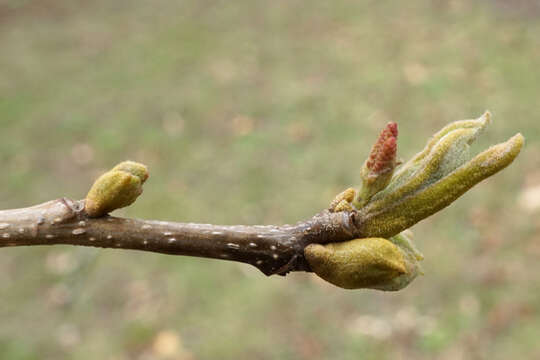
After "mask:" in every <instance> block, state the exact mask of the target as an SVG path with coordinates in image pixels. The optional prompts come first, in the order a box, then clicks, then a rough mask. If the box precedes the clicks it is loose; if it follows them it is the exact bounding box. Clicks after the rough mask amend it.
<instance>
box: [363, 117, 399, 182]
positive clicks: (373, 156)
mask: <svg viewBox="0 0 540 360" xmlns="http://www.w3.org/2000/svg"><path fill="white" fill-rule="evenodd" d="M397 136H398V128H397V124H396V123H395V122H389V123H388V124H386V126H385V128H384V129H383V130H382V131H381V133H380V134H379V138H378V139H377V141H376V142H375V144H374V145H373V148H372V149H371V152H370V154H369V158H368V160H367V162H366V167H367V168H368V169H369V170H370V172H371V173H375V174H377V173H380V172H383V171H387V170H390V169H392V168H393V167H394V162H395V158H396V150H397Z"/></svg>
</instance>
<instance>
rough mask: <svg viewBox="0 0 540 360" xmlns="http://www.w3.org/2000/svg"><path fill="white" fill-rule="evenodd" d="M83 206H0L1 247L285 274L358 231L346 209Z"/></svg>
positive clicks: (58, 202) (65, 201)
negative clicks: (283, 217) (198, 212)
mask: <svg viewBox="0 0 540 360" xmlns="http://www.w3.org/2000/svg"><path fill="white" fill-rule="evenodd" d="M84 208H85V206H84V200H79V201H72V200H70V199H66V198H62V199H58V200H53V201H49V202H46V203H43V204H40V205H37V206H33V207H28V208H23V209H13V210H3V211H0V247H6V246H33V245H56V244H68V245H78V246H93V247H101V248H115V249H132V250H142V251H152V252H158V253H163V254H171V255H188V256H198V257H206V258H214V259H222V260H230V261H238V262H243V263H247V264H251V265H253V266H255V267H257V268H258V269H259V270H261V271H262V272H263V273H264V274H266V275H272V274H280V275H285V274H286V273H287V272H289V271H310V267H309V264H308V263H307V262H306V261H305V258H304V248H305V247H306V246H307V245H308V244H311V243H314V242H317V243H327V242H337V241H344V240H349V239H352V238H354V237H355V234H354V233H353V232H352V231H351V229H352V224H351V218H350V216H349V214H347V213H344V212H342V213H331V212H329V211H323V212H321V213H320V214H317V215H315V216H314V217H313V218H311V219H310V220H308V221H303V222H299V223H297V224H295V225H283V226H273V225H268V226H258V225H254V226H243V225H233V226H227V225H210V224H195V223H177V222H168V221H153V220H141V219H126V218H119V217H113V216H108V215H105V216H102V217H99V218H91V217H89V216H88V214H87V213H86V211H85V209H84ZM356 236H358V235H356Z"/></svg>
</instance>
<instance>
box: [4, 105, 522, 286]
mask: <svg viewBox="0 0 540 360" xmlns="http://www.w3.org/2000/svg"><path fill="white" fill-rule="evenodd" d="M490 121H491V115H490V113H489V112H486V113H484V115H482V116H481V117H480V118H478V119H474V120H462V121H456V122H454V123H451V124H449V125H447V126H446V127H444V128H443V129H442V130H440V131H439V132H438V133H436V134H435V135H434V136H433V137H432V138H431V139H430V141H429V142H428V144H427V145H426V147H425V148H424V150H423V151H421V152H420V153H418V154H417V155H416V156H415V157H413V158H412V159H411V160H409V161H408V162H406V163H405V164H403V165H402V166H401V167H400V168H397V166H398V165H399V164H398V162H397V161H396V149H397V148H396V146H397V143H396V141H397V136H398V131H397V125H396V124H395V123H389V124H387V126H386V127H385V129H384V130H383V131H382V132H381V134H380V135H379V138H378V140H377V142H376V143H375V145H374V146H373V148H372V150H371V153H370V155H369V157H368V159H367V160H366V161H365V163H364V165H363V167H362V169H361V180H362V185H361V187H360V188H359V189H353V188H349V189H347V190H345V191H343V192H342V193H340V194H339V195H337V196H336V198H335V199H334V200H333V201H332V202H331V203H330V207H329V208H328V209H326V210H323V211H321V212H319V213H318V214H316V215H314V216H313V217H312V218H311V219H308V220H306V221H302V222H299V223H297V224H295V225H282V226H275V225H267V226H244V225H231V226H227V225H210V224H194V223H176V222H167V221H155V220H140V219H125V218H118V217H112V216H109V215H108V214H109V213H110V212H112V211H114V210H115V209H118V208H121V207H125V206H128V205H130V204H132V203H133V202H134V201H135V200H136V199H137V197H138V196H139V195H140V194H141V193H142V185H143V184H144V182H145V181H146V180H147V178H148V176H149V175H148V170H147V168H146V166H145V165H142V164H139V163H135V162H132V161H125V162H122V163H120V164H118V165H117V166H115V167H114V168H113V169H111V170H110V171H108V172H106V173H105V174H103V175H102V176H100V177H99V178H98V179H97V180H96V181H95V182H94V184H93V185H92V187H91V189H90V191H89V192H88V194H87V196H86V198H85V200H78V201H73V200H70V199H66V198H61V199H58V200H53V201H49V202H46V203H43V204H40V205H36V206H33V207H29V208H24V209H14V210H4V211H0V247H6V246H33V245H55V244H70V245H79V246H94V247H102V248H115V249H133V250H142V251H152V252H158V253H164V254H171V255H187V256H198V257H207V258H214V259H221V260H229V261H238V262H243V263H247V264H251V265H253V266H255V267H257V268H258V269H259V270H261V271H262V272H263V273H264V274H266V275H273V274H279V275H285V274H287V273H288V272H290V271H313V272H315V273H316V274H317V275H319V276H320V277H322V278H323V279H325V280H327V281H328V282H330V283H332V284H334V285H337V286H339V287H342V288H348V289H357V288H373V289H380V290H399V289H402V288H404V287H405V286H407V285H408V284H409V283H410V282H411V281H412V280H414V279H415V278H416V276H417V275H418V274H421V273H422V270H421V267H420V265H419V261H421V260H422V258H423V257H422V255H421V254H420V253H419V252H418V250H416V248H415V247H414V245H413V244H412V242H411V239H410V238H409V236H408V235H407V233H405V232H404V231H405V230H407V229H408V228H409V227H411V226H413V225H414V224H416V223H417V222H419V221H420V220H422V219H424V218H426V217H428V216H430V215H432V214H434V213H436V212H437V211H440V210H441V209H443V208H445V207H446V206H448V205H450V204H451V203H452V202H453V201H455V200H456V199H457V198H458V197H460V196H461V195H462V194H464V193H465V192H466V191H468V190H469V189H470V188H472V187H473V186H474V185H476V184H477V183H479V182H480V181H482V180H483V179H485V178H487V177H489V176H491V175H493V174H495V173H497V172H498V171H500V170H502V169H504V168H505V167H506V166H508V165H509V164H510V163H512V161H513V160H514V159H515V158H516V157H517V155H518V154H519V152H520V150H521V147H522V145H523V141H524V139H523V136H522V135H521V134H517V135H515V136H513V137H512V138H510V139H509V140H508V141H506V142H503V143H500V144H498V145H495V146H492V147H491V148H489V149H487V150H485V151H483V152H482V153H480V154H478V155H477V156H475V157H474V158H473V159H471V160H469V157H468V155H467V152H468V149H469V145H470V144H471V143H472V142H473V141H474V140H475V139H476V137H477V136H478V134H479V133H480V132H481V131H482V130H483V129H484V128H485V127H486V126H487V125H488V124H489V123H490Z"/></svg>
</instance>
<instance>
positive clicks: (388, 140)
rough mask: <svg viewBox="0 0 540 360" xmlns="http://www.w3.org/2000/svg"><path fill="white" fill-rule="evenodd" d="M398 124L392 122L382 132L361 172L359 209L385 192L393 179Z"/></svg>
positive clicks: (357, 198)
mask: <svg viewBox="0 0 540 360" xmlns="http://www.w3.org/2000/svg"><path fill="white" fill-rule="evenodd" d="M397 136H398V130H397V124H396V123H394V122H390V123H388V124H387V125H386V127H385V128H384V129H383V130H382V131H381V133H380V135H379V138H378V139H377V142H376V143H375V145H373V148H372V149H371V152H370V154H369V157H368V159H367V160H366V162H365V163H364V166H363V167H362V171H361V178H362V188H361V189H360V191H359V192H358V195H357V197H356V200H355V202H354V205H355V206H356V207H358V208H360V207H362V206H363V205H364V204H366V203H367V202H368V201H369V199H371V197H372V196H373V195H375V194H376V193H378V192H379V191H381V190H383V189H384V188H385V187H386V186H387V185H388V184H389V182H390V180H391V179H392V175H393V173H394V169H395V167H396V164H397V161H396V152H397Z"/></svg>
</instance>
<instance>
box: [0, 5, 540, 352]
mask: <svg viewBox="0 0 540 360" xmlns="http://www.w3.org/2000/svg"><path fill="white" fill-rule="evenodd" d="M473 3H474V4H473ZM536 4H537V3H536V2H534V1H526V0H519V1H512V2H503V1H499V0H491V1H484V2H469V1H463V0H454V1H444V0H442V1H415V2H403V3H399V4H398V3H396V2H378V1H356V2H352V1H341V0H337V1H318V0H317V1H281V0H280V1H267V2H254V1H244V0H239V1H234V2H230V1H195V0H193V1H181V2H170V1H161V0H158V1H152V2H148V1H139V0H132V1H104V0H98V1H93V2H83V1H65V0H46V1H35V0H34V1H32V0H29V1H20V0H7V1H6V0H4V1H2V2H0V46H1V50H0V125H1V129H2V131H1V132H0V159H1V161H2V168H3V171H2V175H1V176H0V188H1V189H2V191H1V192H0V208H13V207H19V206H25V205H31V204H34V203H37V202H40V201H45V200H50V199H51V198H55V197H59V196H68V197H73V198H83V197H84V195H85V194H86V192H87V191H88V189H89V187H90V185H91V184H92V181H93V180H94V179H95V178H96V177H97V175H99V174H101V173H103V172H104V171H105V170H106V169H109V168H110V167H111V166H112V165H114V164H116V163H117V162H119V161H121V160H124V159H126V158H129V159H132V160H136V161H141V162H143V163H145V164H147V165H149V168H150V172H151V174H152V176H151V177H150V179H149V180H148V181H147V182H146V184H145V191H144V195H143V196H141V198H140V199H138V200H137V202H136V203H135V204H134V205H133V206H131V207H129V208H126V209H124V210H121V211H117V212H116V214H117V215H125V216H133V217H143V218H158V219H164V220H177V221H197V222H212V223H228V224H233V223H248V224H255V223H267V224H269V223H290V222H294V221H296V220H299V219H302V218H306V217H308V216H310V215H312V213H313V212H314V211H316V210H318V209H322V208H324V207H326V206H327V204H328V202H329V201H330V200H331V199H332V197H333V195H335V194H336V193H337V192H339V191H340V190H342V189H344V188H346V187H347V186H350V185H354V184H356V183H358V182H359V173H358V172H356V173H355V172H351V171H350V169H351V163H354V162H355V161H357V159H362V160H363V159H364V158H365V156H367V154H368V152H369V150H370V146H371V144H372V141H373V140H374V139H375V138H376V136H377V134H378V132H379V130H380V129H381V128H382V126H384V124H385V123H386V122H388V121H397V122H398V123H399V127H400V134H401V135H400V139H399V141H398V143H399V144H398V149H399V152H400V154H401V155H399V154H398V156H402V157H403V158H404V159H407V158H409V157H410V156H411V155H412V154H414V153H415V152H417V151H419V150H420V149H421V148H422V146H423V145H424V144H425V140H426V138H427V137H428V136H429V135H430V134H432V133H433V132H434V131H436V130H437V129H439V128H441V127H442V126H443V125H444V124H446V123H448V122H450V121H454V120H457V119H463V118H469V117H471V116H473V115H476V114H480V113H482V112H483V111H484V110H485V109H490V110H491V111H492V113H493V115H494V119H495V121H494V123H493V124H492V126H491V129H490V132H489V133H488V134H486V136H484V137H482V138H481V139H480V140H479V144H480V145H478V149H480V148H485V147H486V146H487V145H488V144H491V143H494V142H499V141H501V140H503V139H506V138H508V137H509V136H511V135H513V134H514V133H516V132H517V131H521V132H522V133H523V135H524V136H525V137H526V138H527V144H526V146H525V148H524V150H523V152H522V154H521V156H520V157H519V159H518V160H517V161H516V163H515V164H513V165H512V167H511V168H509V169H508V170H507V171H504V172H502V173H501V174H498V175H496V176H495V177H494V178H492V179H490V180H488V181H486V182H485V183H484V184H483V185H482V186H479V187H477V188H475V189H473V190H472V191H471V192H470V193H469V194H467V195H465V196H464V197H463V198H461V199H459V200H458V201H457V202H456V203H455V204H453V205H452V206H451V207H450V208H448V209H446V210H445V211H444V212H443V213H441V214H437V215H435V216H434V217H432V218H430V219H428V220H426V221H424V222H422V223H420V224H418V225H416V226H415V227H414V228H413V230H414V231H415V235H416V236H415V243H416V244H417V245H418V247H419V249H421V251H422V252H423V253H424V255H425V256H426V258H425V259H424V261H423V267H424V270H425V273H426V275H425V276H424V277H422V278H420V279H417V280H416V281H415V283H414V284H412V285H411V286H410V287H408V288H407V289H405V290H404V291H400V292H397V293H395V294H389V293H381V292H376V291H368V290H365V291H357V292H351V291H345V290H340V289H337V288H335V287H332V286H330V285H327V284H325V283H323V282H322V281H321V280H317V279H316V278H315V277H313V276H312V275H309V274H291V275H289V276H288V277H287V278H286V279H283V278H278V277H273V278H268V279H267V278H265V277H264V276H263V275H262V274H260V273H259V272H257V270H255V269H252V268H250V267H248V266H245V265H239V264H235V263H227V262H220V261H214V260H203V259H194V258H183V257H173V256H165V255H157V254H145V253H140V252H135V251H133V252H130V251H115V250H97V249H91V248H88V249H87V248H73V247H67V246H66V247H62V246H57V247H51V248H47V247H42V248H27V249H25V248H7V249H1V250H0V284H2V290H1V291H0V319H2V321H1V322H0V357H1V358H6V359H71V358H76V359H96V358H100V359H122V360H123V359H208V358H219V359H238V358H255V359H273V358H281V359H310V360H313V359H327V358H331V359H357V358H359V357H360V356H361V357H362V358H364V359H400V358H414V359H433V358H437V359H460V358H463V359H464V358H467V359H470V358H473V359H490V360H491V359H507V358H509V357H510V356H512V357H514V358H520V359H527V358H529V359H533V358H538V357H540V353H539V352H538V351H539V350H538V346H537V338H538V336H539V335H540V314H539V311H540V279H539V278H538V273H540V221H539V220H538V219H540V217H539V211H540V172H539V171H538V169H539V168H540V157H539V156H538V154H539V151H540V150H539V146H540V145H539V141H540V122H539V121H538V113H539V111H538V94H539V93H540V66H539V60H538V59H540V46H538V45H539V43H538V38H539V37H540V21H539V19H540V8H539V7H538V5H536ZM361 166H362V162H361V161H358V170H360V167H361Z"/></svg>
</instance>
